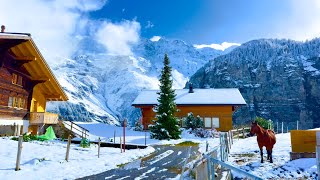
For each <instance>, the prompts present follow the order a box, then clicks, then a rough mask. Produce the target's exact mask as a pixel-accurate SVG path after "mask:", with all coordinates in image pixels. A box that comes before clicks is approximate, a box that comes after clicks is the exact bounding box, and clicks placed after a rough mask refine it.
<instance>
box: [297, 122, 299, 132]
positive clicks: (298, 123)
mask: <svg viewBox="0 0 320 180" xmlns="http://www.w3.org/2000/svg"><path fill="white" fill-rule="evenodd" d="M297 130H299V121H298V120H297Z"/></svg>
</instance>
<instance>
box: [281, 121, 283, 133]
mask: <svg viewBox="0 0 320 180" xmlns="http://www.w3.org/2000/svg"><path fill="white" fill-rule="evenodd" d="M281 134H283V121H282V126H281Z"/></svg>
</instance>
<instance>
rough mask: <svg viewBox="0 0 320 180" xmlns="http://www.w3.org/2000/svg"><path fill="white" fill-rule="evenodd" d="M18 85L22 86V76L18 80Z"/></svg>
mask: <svg viewBox="0 0 320 180" xmlns="http://www.w3.org/2000/svg"><path fill="white" fill-rule="evenodd" d="M17 84H18V85H20V86H22V77H21V76H18V82H17Z"/></svg>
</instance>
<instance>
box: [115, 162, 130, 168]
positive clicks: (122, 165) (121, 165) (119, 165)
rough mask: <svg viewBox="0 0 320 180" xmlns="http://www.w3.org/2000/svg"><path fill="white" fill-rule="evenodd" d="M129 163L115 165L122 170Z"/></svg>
mask: <svg viewBox="0 0 320 180" xmlns="http://www.w3.org/2000/svg"><path fill="white" fill-rule="evenodd" d="M129 163H130V162H127V163H122V164H117V167H118V168H123V167H124V166H125V165H127V164H129Z"/></svg>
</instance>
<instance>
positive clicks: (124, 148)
mask: <svg viewBox="0 0 320 180" xmlns="http://www.w3.org/2000/svg"><path fill="white" fill-rule="evenodd" d="M126 126H127V119H124V121H123V152H126Z"/></svg>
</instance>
